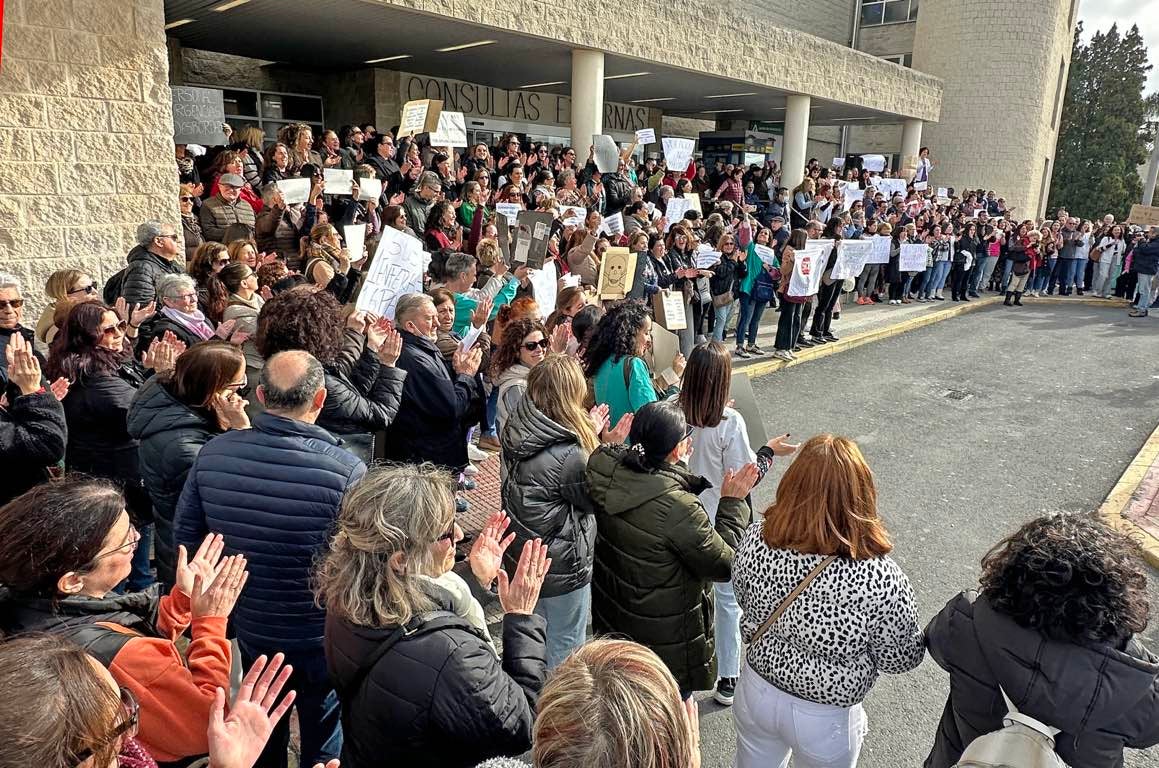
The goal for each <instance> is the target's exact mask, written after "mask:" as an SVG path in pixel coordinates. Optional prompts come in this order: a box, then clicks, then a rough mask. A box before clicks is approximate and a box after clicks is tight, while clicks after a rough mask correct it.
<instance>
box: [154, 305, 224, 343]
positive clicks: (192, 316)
mask: <svg viewBox="0 0 1159 768" xmlns="http://www.w3.org/2000/svg"><path fill="white" fill-rule="evenodd" d="M161 314H163V315H165V317H167V318H169V319H170V320H172V321H173V322H175V323H177V324H178V325H180V326H181V327H182V328H184V329H185V330H187V331H189V332H190V333H192V334H193V335H194V336H196V337H197V338H199V339H201V340H202V341H205V340H206V339H208V338H209V337H211V336H213V326H212V325H210V323H209V321H208V320H206V319H205V314H204V313H203V312H202V311H201V310H200V309H195V310H193V311H192V312H189V313H185V312H181V311H179V310H176V309H174V308H173V307H165V308H164V309H162V310H161Z"/></svg>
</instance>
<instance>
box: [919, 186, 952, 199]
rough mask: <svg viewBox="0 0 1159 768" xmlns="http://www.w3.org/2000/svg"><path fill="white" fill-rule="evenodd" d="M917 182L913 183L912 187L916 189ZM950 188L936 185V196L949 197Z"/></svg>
mask: <svg viewBox="0 0 1159 768" xmlns="http://www.w3.org/2000/svg"><path fill="white" fill-rule="evenodd" d="M917 186H918V185H917V184H914V189H917ZM949 196H950V190H949V189H947V188H946V187H938V197H949Z"/></svg>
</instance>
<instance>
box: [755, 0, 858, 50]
mask: <svg viewBox="0 0 1159 768" xmlns="http://www.w3.org/2000/svg"><path fill="white" fill-rule="evenodd" d="M860 5H861V2H860V0H807V2H801V1H800V0H752V2H751V3H749V7H750V8H752V9H753V11H754V12H755V13H757V14H758V15H760V16H761V17H762V18H764V19H767V20H768V21H770V22H771V23H773V24H776V25H777V26H778V27H784V28H785V29H796V30H798V31H801V32H808V33H809V34H810V35H816V36H817V37H820V38H823V39H825V40H829V41H831V42H834V43H839V44H841V45H849V38H850V36H851V35H852V34H853V13H854V9H855V8H858V7H859V6H860Z"/></svg>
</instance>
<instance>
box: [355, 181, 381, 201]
mask: <svg viewBox="0 0 1159 768" xmlns="http://www.w3.org/2000/svg"><path fill="white" fill-rule="evenodd" d="M380 197H382V182H381V181H379V180H378V179H375V178H370V179H367V178H361V179H359V180H358V199H359V200H377V199H378V198H380Z"/></svg>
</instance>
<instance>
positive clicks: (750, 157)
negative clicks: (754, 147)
mask: <svg viewBox="0 0 1159 768" xmlns="http://www.w3.org/2000/svg"><path fill="white" fill-rule="evenodd" d="M764 164H765V156H764V154H763V153H761V152H745V153H744V166H745V168H748V167H749V166H750V165H755V166H758V167H761V166H763V165H764Z"/></svg>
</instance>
